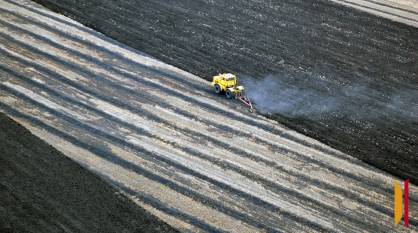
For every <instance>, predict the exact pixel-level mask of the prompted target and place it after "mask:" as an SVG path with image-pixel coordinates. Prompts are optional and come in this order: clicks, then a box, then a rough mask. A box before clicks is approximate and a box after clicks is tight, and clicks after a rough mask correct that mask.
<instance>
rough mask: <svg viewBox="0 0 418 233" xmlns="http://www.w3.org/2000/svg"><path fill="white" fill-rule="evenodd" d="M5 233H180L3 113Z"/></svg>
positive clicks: (1, 216)
mask: <svg viewBox="0 0 418 233" xmlns="http://www.w3.org/2000/svg"><path fill="white" fill-rule="evenodd" d="M0 232H2V233H13V232H44V233H47V232H51V233H56V232H162V233H166V232H176V231H175V230H174V229H173V228H171V227H170V226H168V225H167V224H165V223H164V222H162V221H161V220H158V219H157V218H156V217H154V216H151V215H150V214H149V213H147V212H146V211H144V210H143V209H141V208H140V207H138V206H137V205H135V204H134V203H133V201H131V200H129V199H128V198H126V197H125V196H124V195H122V194H121V193H120V192H119V191H118V190H117V189H114V188H112V187H110V186H109V184H107V183H105V182H103V181H101V180H100V179H99V178H98V177H97V176H94V175H93V174H91V173H90V172H88V171H87V170H86V169H84V168H82V167H81V166H80V165H78V164H76V163H74V161H71V160H70V159H69V158H67V157H66V156H65V155H63V154H62V153H60V152H59V151H57V150H56V149H55V148H53V147H52V146H51V145H48V144H46V143H45V142H43V141H42V140H40V139H39V138H37V137H35V136H34V135H32V134H31V133H30V132H29V131H28V130H27V129H25V128H24V127H22V126H21V125H19V124H17V123H16V122H14V121H13V120H12V119H10V118H8V117H7V116H5V115H4V114H3V113H0Z"/></svg>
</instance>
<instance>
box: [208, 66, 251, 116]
mask: <svg viewBox="0 0 418 233" xmlns="http://www.w3.org/2000/svg"><path fill="white" fill-rule="evenodd" d="M212 86H213V89H214V91H215V93H216V94H221V93H225V96H226V98H228V99H232V98H234V97H235V99H238V100H240V101H241V102H243V103H244V104H245V105H246V106H247V107H249V108H250V111H253V106H252V104H251V101H250V99H248V97H246V96H245V95H244V87H243V86H238V81H237V76H236V75H234V74H230V73H227V74H219V75H215V76H213V79H212Z"/></svg>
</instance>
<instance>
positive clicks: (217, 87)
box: [214, 84, 222, 94]
mask: <svg viewBox="0 0 418 233" xmlns="http://www.w3.org/2000/svg"><path fill="white" fill-rule="evenodd" d="M214 88H215V93H216V94H221V92H222V89H221V86H219V84H215V86H214Z"/></svg>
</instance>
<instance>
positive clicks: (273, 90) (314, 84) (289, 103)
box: [241, 74, 418, 122]
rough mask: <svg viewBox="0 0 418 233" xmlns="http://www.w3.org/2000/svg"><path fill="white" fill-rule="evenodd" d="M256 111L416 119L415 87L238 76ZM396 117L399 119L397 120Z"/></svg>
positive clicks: (318, 78) (312, 116)
mask: <svg viewBox="0 0 418 233" xmlns="http://www.w3.org/2000/svg"><path fill="white" fill-rule="evenodd" d="M241 81H242V82H243V83H244V85H245V87H246V94H247V95H248V96H249V97H250V99H251V100H252V101H253V102H254V103H255V106H256V108H257V110H258V111H260V112H262V113H269V114H279V115H282V116H286V117H292V118H305V119H311V120H317V119H321V118H328V117H330V115H332V116H334V117H341V118H345V119H346V118H348V119H351V120H376V119H390V118H402V119H403V120H405V121H408V122H418V90H414V89H402V90H396V91H393V93H387V92H386V93H383V92H379V91H378V90H377V89H376V88H375V87H372V86H370V84H368V83H361V82H357V83H349V84H341V83H338V82H336V81H330V79H326V78H325V77H323V76H319V75H316V76H315V75H309V76H303V77H301V76H291V75H288V74H277V75H268V76H266V77H263V78H253V77H249V76H241ZM397 120H399V119H397Z"/></svg>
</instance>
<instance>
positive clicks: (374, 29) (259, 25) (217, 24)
mask: <svg viewBox="0 0 418 233" xmlns="http://www.w3.org/2000/svg"><path fill="white" fill-rule="evenodd" d="M35 2H38V3H41V4H43V5H44V6H46V7H48V8H50V9H52V10H54V11H57V12H59V13H62V14H64V15H67V16H69V17H71V18H73V19H76V20H77V21H79V22H81V23H83V24H85V25H87V26H89V27H91V28H94V29H96V30H98V31H100V32H102V33H104V34H106V35H108V36H110V37H112V38H114V39H116V40H118V41H120V42H122V43H125V44H127V45H129V46H131V47H133V48H137V49H139V50H140V51H143V52H146V53H148V54H150V55H152V56H154V57H156V58H158V59H160V60H162V61H164V62H167V63H169V64H172V65H174V66H177V67H179V68H182V69H184V70H186V71H189V72H191V73H194V74H197V75H200V76H202V77H204V78H206V79H210V77H211V76H212V75H213V74H216V73H218V72H221V71H222V72H224V71H230V72H234V73H238V74H241V75H247V76H250V77H254V78H258V79H259V78H263V77H264V76H266V75H270V74H273V75H277V79H280V77H281V74H286V75H288V76H292V77H294V80H295V82H294V83H291V84H292V85H300V86H298V88H299V89H301V90H305V89H308V90H309V89H319V90H322V92H324V94H325V96H327V95H328V96H331V97H332V96H335V95H340V93H338V90H340V89H341V88H343V87H355V86H366V87H367V88H366V91H364V92H365V93H363V94H362V95H364V96H367V98H362V97H361V96H360V97H357V96H355V97H353V95H343V96H342V99H343V107H342V109H336V110H333V111H330V112H325V113H324V114H322V115H321V116H320V117H319V118H317V117H315V118H311V117H309V116H295V115H292V114H290V115H289V114H283V113H282V112H280V111H278V112H275V111H273V112H272V115H270V117H273V118H275V119H277V120H278V121H280V122H282V123H285V124H286V125H287V126H289V127H291V128H293V129H296V130H297V131H300V132H303V133H304V134H307V135H309V136H311V137H313V138H316V139H319V140H321V141H323V142H325V143H327V144H329V145H331V146H332V147H335V148H337V149H340V150H342V151H344V152H346V153H348V154H351V155H353V156H355V157H357V158H360V159H362V160H363V161H365V162H367V163H369V164H372V165H374V166H376V167H378V168H381V169H383V170H386V171H389V172H391V173H392V174H395V175H397V176H399V177H401V178H406V177H409V178H411V179H412V182H414V183H415V184H417V183H418V182H417V181H418V156H417V155H418V123H417V122H418V116H417V115H418V111H417V114H415V110H416V109H417V106H418V103H417V100H418V94H416V92H414V91H416V90H418V76H417V74H418V64H417V61H418V49H417V46H418V30H417V29H416V28H413V27H410V26H406V25H403V24H400V23H396V22H392V21H390V20H387V19H383V18H379V17H376V16H373V15H370V14H367V13H364V12H360V11H356V10H354V9H351V8H347V7H344V6H340V5H337V4H334V3H331V2H329V1H326V0H283V1H267V0H266V1H258V0H247V1H237V0H235V1H233V0H232V1H220V0H219V1H218V0H215V1H214V0H211V1H209V0H178V1H172V0H170V1H166V0H150V1H133V0H121V1H114V0H100V1H99V0H92V1H81V0H36V1H35ZM312 79H321V80H323V81H324V82H325V83H327V84H325V86H321V85H316V86H312V85H308V84H306V82H305V81H306V80H312ZM313 83H317V82H316V81H315V82H313ZM304 85H306V86H304ZM260 91H262V90H260ZM280 91H281V90H280V88H278V90H277V92H278V93H279V92H280ZM398 93H401V96H402V95H403V93H407V94H408V96H409V97H408V101H406V102H405V101H403V102H402V103H403V104H402V106H400V107H399V108H402V109H399V108H398V106H395V107H394V109H389V110H388V109H387V108H383V109H382V108H381V106H386V105H388V103H391V101H392V100H391V99H396V97H397V96H398ZM410 93H412V94H410ZM346 109H349V110H350V111H343V110H346ZM341 111H342V112H343V113H341ZM400 112H403V113H405V112H406V114H403V113H400ZM357 113H360V114H357ZM369 113H370V114H369ZM369 115H373V117H369Z"/></svg>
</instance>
